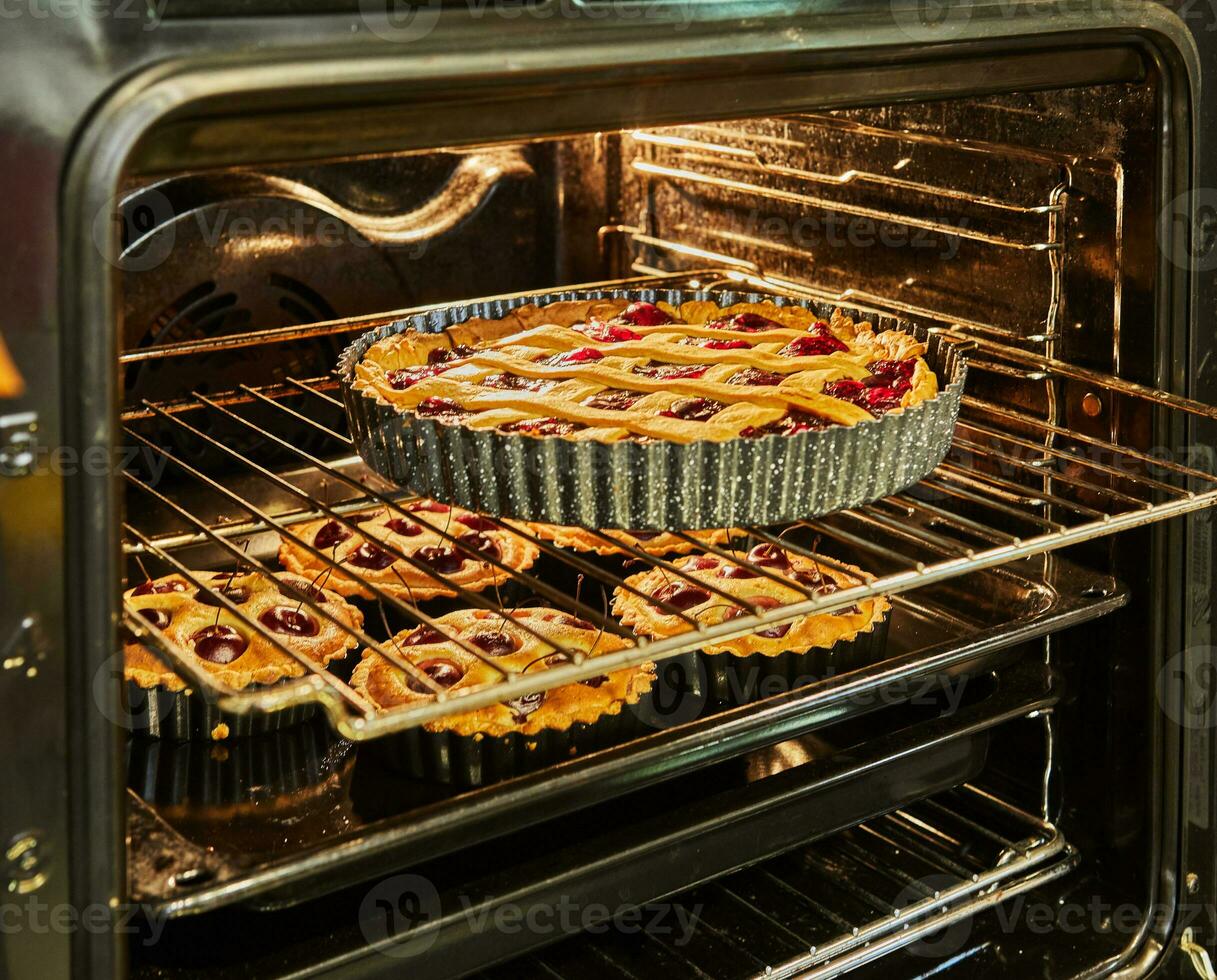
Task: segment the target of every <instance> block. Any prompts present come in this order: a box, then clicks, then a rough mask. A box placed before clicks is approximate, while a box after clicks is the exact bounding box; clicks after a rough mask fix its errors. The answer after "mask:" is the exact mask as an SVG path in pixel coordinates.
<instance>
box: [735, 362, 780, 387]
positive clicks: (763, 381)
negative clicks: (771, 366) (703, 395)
mask: <svg viewBox="0 0 1217 980" xmlns="http://www.w3.org/2000/svg"><path fill="white" fill-rule="evenodd" d="M785 380H786V375H784V374H778V373H777V371H762V370H761V369H760V368H753V367H750V368H744V370H742V371H736V372H735V374H733V375H731V377H729V378H728V379H727V384H729V385H765V386H769V385H780V384H781V383H782V382H783V381H785Z"/></svg>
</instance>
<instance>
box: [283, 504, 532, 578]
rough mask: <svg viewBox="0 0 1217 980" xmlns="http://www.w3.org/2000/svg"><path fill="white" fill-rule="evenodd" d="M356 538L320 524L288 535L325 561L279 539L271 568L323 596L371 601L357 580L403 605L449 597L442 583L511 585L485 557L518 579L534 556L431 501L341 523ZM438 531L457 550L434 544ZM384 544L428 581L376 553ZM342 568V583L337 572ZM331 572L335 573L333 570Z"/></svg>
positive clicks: (517, 541) (482, 523) (507, 536)
mask: <svg viewBox="0 0 1217 980" xmlns="http://www.w3.org/2000/svg"><path fill="white" fill-rule="evenodd" d="M346 519H347V520H348V521H350V522H351V523H354V524H357V525H358V526H359V529H360V533H358V534H356V533H354V532H351V531H350V530H349V529H348V528H345V527H344V526H343V525H341V524H339V523H338V522H337V521H332V520H327V519H321V520H316V521H310V522H308V523H307V524H301V525H299V526H298V527H296V528H293V529H292V530H293V531H294V533H295V534H297V535H299V536H300V537H301V538H303V539H304V540H305V541H308V542H310V543H312V544H313V545H314V547H316V548H317V549H318V550H319V551H322V552H324V553H325V560H324V561H322V560H321V559H320V558H318V557H317V556H316V555H314V554H312V553H311V552H309V551H307V550H306V549H304V548H303V547H301V546H300V545H298V544H297V543H296V542H294V541H291V540H288V539H287V538H283V539H281V540H280V543H279V562H280V564H282V565H283V566H284V567H285V568H288V569H290V570H291V571H293V572H296V573H297V574H300V575H307V576H309V577H310V578H318V579H319V580H320V581H321V582H322V583H323V584H324V585H325V587H326V588H328V589H333V590H334V591H335V592H340V593H342V594H343V595H347V596H362V597H364V598H369V599H370V598H372V592H371V591H370V590H369V589H368V588H367V586H366V585H365V584H364V582H362V581H360V579H364V580H366V581H368V582H372V583H373V584H375V585H376V586H377V587H378V588H380V589H381V590H382V591H384V592H385V593H387V594H388V595H391V596H394V597H396V598H398V599H403V600H406V601H413V600H415V599H417V600H419V601H420V602H421V601H423V600H425V599H435V598H438V597H439V596H455V595H457V593H456V592H455V591H454V590H453V589H452V588H451V586H449V585H448V584H447V583H454V584H456V585H459V586H461V587H462V588H465V589H469V590H470V591H471V592H480V591H481V590H482V589H486V588H489V587H491V586H493V585H502V584H503V583H504V582H506V581H508V579H509V578H510V577H511V576H510V575H509V573H507V572H504V571H501V570H500V569H498V568H496V567H495V566H494V565H492V564H490V563H489V562H487V561H485V560H483V559H482V558H481V556H482V555H485V554H493V555H494V556H495V557H496V558H497V559H498V560H499V561H501V562H502V563H503V564H504V565H506V566H507V567H508V568H511V569H515V570H516V571H525V570H526V569H528V568H531V567H532V565H533V562H535V561H536V560H537V555H538V554H539V553H540V551H539V549H538V548H537V546H536V545H535V544H533V543H532V542H531V541H529V540H527V539H526V538H522V537H520V536H519V535H516V534H512V533H510V532H508V531H504V530H503V529H502V528H500V527H499V526H498V525H496V524H494V523H492V522H490V521H487V520H485V519H484V518H482V517H480V516H479V515H477V514H475V513H473V511H470V510H465V509H464V508H463V507H450V506H449V505H447V504H440V503H436V502H435V501H433V500H412V501H410V502H408V503H403V504H400V505H399V506H397V507H392V508H390V507H381V508H375V509H372V510H367V511H359V512H357V513H353V514H350V515H346ZM439 530H446V531H447V533H448V534H449V535H451V536H452V537H454V538H458V539H460V540H461V542H462V546H461V547H458V546H457V545H456V544H454V543H453V542H452V541H449V540H446V539H444V538H442V537H441V536H440V534H439V533H438V531H439ZM381 544H387V545H388V546H389V547H391V548H394V549H396V550H397V551H399V552H401V553H402V554H406V555H412V556H414V557H415V558H416V559H417V560H418V561H420V562H422V563H423V564H424V565H430V566H431V567H433V568H435V574H434V575H429V574H427V573H426V572H425V571H423V570H422V569H420V568H416V567H415V566H414V565H411V564H410V563H409V562H407V561H405V560H403V559H401V558H395V557H394V555H393V554H392V553H391V552H389V551H387V550H385V549H384V548H382V547H380V545H381ZM344 568H349V569H350V570H351V573H352V574H350V575H348V574H346V573H344V572H343V571H341V569H344ZM335 569H337V570H335Z"/></svg>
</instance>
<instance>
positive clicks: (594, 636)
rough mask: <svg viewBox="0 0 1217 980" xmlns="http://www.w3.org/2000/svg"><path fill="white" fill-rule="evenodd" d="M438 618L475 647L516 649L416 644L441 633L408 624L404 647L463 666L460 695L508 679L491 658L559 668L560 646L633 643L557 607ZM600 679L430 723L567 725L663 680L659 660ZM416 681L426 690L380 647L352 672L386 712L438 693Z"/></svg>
mask: <svg viewBox="0 0 1217 980" xmlns="http://www.w3.org/2000/svg"><path fill="white" fill-rule="evenodd" d="M436 623H437V625H438V626H439V627H440V631H441V634H442V635H447V636H459V637H461V638H462V639H463V640H465V641H467V642H469V643H470V645H471V646H473V645H474V644H473V643H472V638H473V637H475V636H478V635H482V636H488V637H492V638H493V639H494V641H495V643H497V644H500V645H502V646H510V647H514V649H512V650H511V651H510V652H505V653H504V654H503V655H501V656H498V657H493V658H492V657H490V656H489V655H487V656H486V658H485V659H482V658H479V657H475V656H473V655H472V654H471V653H469V652H468V651H467V650H466V649H465V648H464V647H463V646H460V645H458V644H456V643H454V642H453V641H452V640H450V639H438V640H436V641H435V642H422V643H417V644H413V642H412V635H414V636H415V638H417V636H421V637H423V638H426V639H434V636H433V633H434V631H430V630H428V628H426V627H420V628H419V629H418V630H412V629H411V630H403V631H402V632H400V633H398V634H397V636H395V637H394V638H393V639H392V641H391V643H392V645H393V647H394V648H395V650H396V652H397V653H399V654H400V655H401V656H402V657H404V658H405V659H406V660H408V661H409V662H410V663H413V664H421V665H424V666H426V665H427V664H429V663H430V664H434V662H435V661H445V662H447V663H448V664H452V665H455V667H456V669H457V670H458V671H459V672H460V674H461V676H460V678H459V680H457V681H456V682H455V683H453V684H451V686H449V687H448V690H449V691H450V692H453V693H454V694H459V693H460V692H461V691H463V690H472V689H476V688H479V687H482V686H484V685H486V684H494V683H500V682H501V680H502V678H501V675H500V674H499V673H498V672H497V671H496V670H495V669H494V667H491V666H490V663H491V662H492V663H494V664H495V665H496V666H498V667H501V668H502V669H504V670H506V671H509V672H510V673H513V674H520V673H525V672H528V673H535V672H536V671H540V670H545V669H547V668H548V667H549V666H552V664H550V663H547V660H549V659H550V658H555V663H561V662H562V660H561V655H560V654H556V653H555V652H554V651H555V648H556V647H561V648H562V649H563V650H566V651H571V652H581V653H583V654H586V655H587V656H591V657H598V656H602V655H604V654H606V653H611V652H613V651H616V650H622V649H626V648H628V647H629V646H630V644H629V643H627V642H626V641H624V640H622V639H621V638H620V637H618V636H614V635H613V634H611V633H604V632H601V631H600V630H598V629H596V628H595V627H594V626H592V625H591V624H590V623H585V622H583V621H581V620H577V619H575V618H573V617H571V616H569V615H567V614H566V613H563V612H560V611H558V610H556V609H547V608H528V609H515V610H511V611H509V612H508V613H507V615H505V616H504V615H502V614H500V613H496V612H490V611H489V610H485V609H461V610H458V611H456V612H451V613H448V614H447V615H446V616H441V617H439V618H438V619H437V620H436ZM520 623H527V625H528V627H529V628H530V629H531V631H532V633H537V634H540V635H541V636H543V637H545V638H546V641H547V642H543V641H542V640H541V639H538V637H537V636H534V635H532V633H530V632H528V631H526V630H524V629H523V628H521V626H520ZM386 646H388V644H386ZM593 680H596V681H597V682H596V683H594V684H593V683H588V682H579V683H575V684H565V685H563V686H561V687H555V688H551V689H550V690H548V691H546V692H544V695H543V696H539V695H530V696H526V697H525V698H520V699H516V700H517V702H518V703H517V704H515V705H510V704H503V703H500V704H492V705H488V706H486V707H483V708H476V709H474V710H472V711H465V712H460V713H458V714H454V715H451V716H449V717H445V718H442V719H439V720H438V721H431V722H427V723H426V724H425V726H424V727H425V728H426V729H427V730H428V731H431V732H441V731H444V732H452V733H454V734H457V735H465V736H484V735H495V736H500V735H508V734H511V733H512V732H515V733H519V734H521V735H535V734H537V733H538V732H541V731H543V730H545V729H556V730H559V731H565V730H566V729H568V728H569V727H570V726H571V725H572V724H575V723H576V722H579V723H583V724H592V723H593V722H595V721H596V720H598V719H599V718H601V717H603V716H604V715H615V714H618V713H620V711H621V709H622V707H623V706H624V705H627V704H635V703H637V701H638V700H639V699H640V698H641V697H642V696H643V695H644V694H646V693H647V692H648V691H649V690H650V689H651V686H652V684H653V683H654V681H655V665H654V664H652V663H649V662H648V663H643V664H639V665H636V666H633V667H627V668H624V669H622V670H616V671H613V672H612V673H610V674H608V675H605V676H604V677H603V678H599V679H593ZM416 684H417V686H418V687H419V688H421V690H418V691H416V690H413V689H412V688H411V687H409V686H408V684H407V682H406V675H405V673H404V671H402V670H401V669H400V668H399V667H397V666H395V665H394V664H392V663H390V662H389V661H388V660H387V659H386V658H384V657H382V656H380V655H379V654H377V653H375V652H374V651H372V650H365V651H364V652H363V660H362V661H361V662H360V663H359V665H358V666H357V667H356V668H355V673H354V675H353V676H352V678H351V686H352V687H354V688H355V689H356V690H357V691H359V692H360V693H361V694H362V695H364V696H365V697H366V698H367V699H368V700H369V701H371V702H372V703H373V704H375V705H377V707H379V708H382V709H386V710H387V709H392V708H395V707H400V706H401V705H406V704H417V703H419V702H425V701H430V700H431V699H432V698H433V696H434V695H433V694H431V693H429V692H428V691H427V690H426V688H425V687H423V685H422V684H421V683H418V682H416ZM529 698H535V699H536V701H535V702H534V701H532V700H528V699H529Z"/></svg>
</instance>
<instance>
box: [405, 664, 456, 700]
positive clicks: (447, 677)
mask: <svg viewBox="0 0 1217 980" xmlns="http://www.w3.org/2000/svg"><path fill="white" fill-rule="evenodd" d="M414 666H415V667H417V668H418V669H419V670H421V671H422V672H423V673H424V674H426V675H427V676H428V677H430V678H431V680H433V681H434V682H435V683H436V684H438V685H439V686H440V687H445V688H447V687H451V686H452V685H453V684H455V683H456V682H457V681H459V680H460V679H461V678H462V677H464V676H465V670H464V668H463V667H461V665H460V664H458V663H456V662H455V661H452V660H445V659H444V658H442V657H436V658H435V659H434V660H424V661H422V662H421V663H417V664H415V665H414ZM406 687H408V688H409V689H410V690H411V691H414V692H415V693H416V694H431V693H433V692H432V691H431V689H430V688H429V687H427V686H426V685H425V684H423V682H422V681H420V680H419V679H418V678H416V677H414V676H412V675H410V674H407V675H406Z"/></svg>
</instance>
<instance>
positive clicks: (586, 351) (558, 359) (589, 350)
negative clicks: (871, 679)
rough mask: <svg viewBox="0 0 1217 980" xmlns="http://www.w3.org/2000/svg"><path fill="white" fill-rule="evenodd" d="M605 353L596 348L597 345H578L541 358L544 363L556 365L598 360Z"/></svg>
mask: <svg viewBox="0 0 1217 980" xmlns="http://www.w3.org/2000/svg"><path fill="white" fill-rule="evenodd" d="M602 357H604V355H603V354H602V353H601V352H600V351H598V350H596V348H595V347H576V348H575V349H574V350H568V351H563V352H562V353H561V354H553V355H551V356H549V357H546V358H543V359H542V360H541V363H542V364H551V365H553V366H555V367H557V366H560V365H563V364H583V363H586V362H587V361H598V360H600V359H601V358H602Z"/></svg>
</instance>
